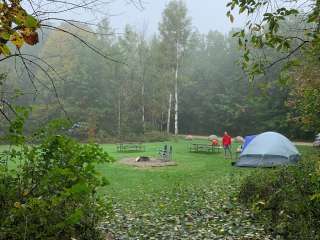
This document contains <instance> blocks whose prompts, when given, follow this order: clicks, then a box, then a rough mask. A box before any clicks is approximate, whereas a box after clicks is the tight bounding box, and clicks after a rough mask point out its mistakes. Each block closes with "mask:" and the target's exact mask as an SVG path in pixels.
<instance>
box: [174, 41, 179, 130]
mask: <svg viewBox="0 0 320 240" xmlns="http://www.w3.org/2000/svg"><path fill="white" fill-rule="evenodd" d="M176 51H177V56H176V67H175V85H174V97H175V105H174V134H175V135H178V133H179V130H178V110H179V105H178V71H179V46H178V43H177V50H176Z"/></svg>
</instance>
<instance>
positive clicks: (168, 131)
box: [167, 93, 172, 134]
mask: <svg viewBox="0 0 320 240" xmlns="http://www.w3.org/2000/svg"><path fill="white" fill-rule="evenodd" d="M171 102H172V94H171V93H170V95H169V106H168V120H167V133H168V134H169V133H170V120H171Z"/></svg>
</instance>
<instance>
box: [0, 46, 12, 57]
mask: <svg viewBox="0 0 320 240" xmlns="http://www.w3.org/2000/svg"><path fill="white" fill-rule="evenodd" d="M1 53H3V55H5V56H9V55H10V54H11V52H10V49H9V48H8V46H7V45H4V44H0V54H1Z"/></svg>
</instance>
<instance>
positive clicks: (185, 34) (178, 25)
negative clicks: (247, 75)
mask: <svg viewBox="0 0 320 240" xmlns="http://www.w3.org/2000/svg"><path fill="white" fill-rule="evenodd" d="M159 30H160V38H161V41H162V44H163V48H164V52H165V54H166V56H167V61H168V67H169V68H170V71H172V73H173V74H172V75H173V78H174V81H173V85H174V120H175V123H174V134H175V135H177V134H178V133H179V121H178V120H179V118H178V117H179V95H178V94H179V81H178V80H179V78H180V75H181V72H180V71H179V70H180V67H181V66H180V65H181V63H182V58H183V53H184V51H185V47H186V45H187V43H188V40H189V36H190V32H191V19H190V18H189V17H188V15H187V7H186V5H185V3H184V2H183V1H181V0H173V1H171V2H170V3H169V4H168V5H167V6H166V8H165V10H164V12H163V15H162V21H161V23H160V25H159ZM169 108H170V107H169ZM169 111H170V110H169ZM168 115H170V114H168ZM168 121H170V120H169V118H168ZM168 125H169V126H170V122H169V123H168Z"/></svg>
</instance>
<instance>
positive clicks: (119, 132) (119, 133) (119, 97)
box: [118, 89, 121, 138]
mask: <svg viewBox="0 0 320 240" xmlns="http://www.w3.org/2000/svg"><path fill="white" fill-rule="evenodd" d="M120 136H121V89H119V96H118V137H119V138H120Z"/></svg>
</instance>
